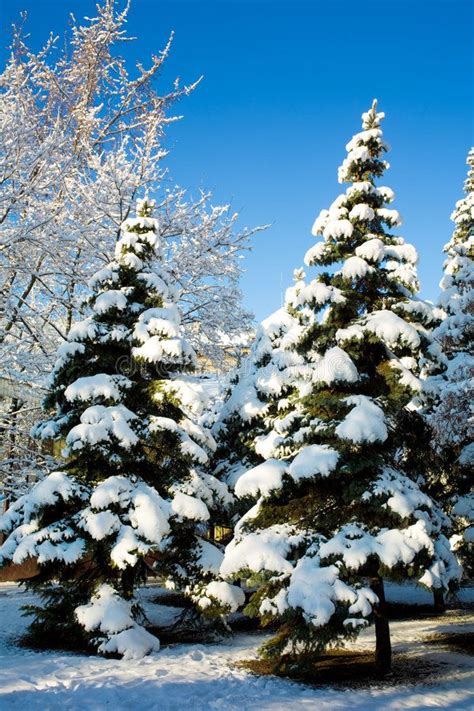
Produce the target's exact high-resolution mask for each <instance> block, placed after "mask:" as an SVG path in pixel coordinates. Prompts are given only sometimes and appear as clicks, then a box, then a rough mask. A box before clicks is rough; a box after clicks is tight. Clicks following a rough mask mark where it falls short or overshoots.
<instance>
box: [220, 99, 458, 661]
mask: <svg viewBox="0 0 474 711" xmlns="http://www.w3.org/2000/svg"><path fill="white" fill-rule="evenodd" d="M382 118H383V114H381V113H377V111H376V102H374V104H373V106H372V108H371V110H370V111H368V112H367V113H365V114H364V115H363V130H362V132H360V133H358V134H356V135H355V136H354V137H353V138H352V140H351V141H350V142H349V144H348V145H347V150H348V155H347V157H346V159H345V160H344V162H343V164H342V166H341V168H340V169H339V180H340V182H350V183H351V185H350V187H349V188H348V189H347V190H346V192H345V193H344V194H342V195H340V196H339V197H338V198H337V200H336V201H335V202H334V203H333V204H332V206H331V208H330V209H329V210H323V212H322V213H321V215H320V216H319V218H318V219H317V220H316V222H315V225H314V228H313V233H314V235H315V236H319V235H322V236H323V238H324V239H323V241H320V242H318V243H317V244H316V245H315V246H314V247H312V248H311V249H310V250H309V252H308V254H307V255H306V262H307V263H308V264H309V265H318V266H322V267H325V266H329V265H333V270H332V271H331V272H329V271H323V272H322V273H320V274H319V276H318V277H316V278H315V279H314V280H313V281H311V282H309V283H306V282H305V281H304V274H303V273H301V274H300V276H301V278H300V279H299V280H298V281H297V283H296V284H295V286H294V287H292V288H291V289H289V290H288V292H287V305H288V308H289V309H291V310H292V311H293V314H294V316H295V317H301V319H302V324H303V333H302V334H301V335H300V338H299V340H298V343H297V345H296V351H297V352H298V353H299V354H301V355H303V356H304V359H305V364H306V369H305V368H304V367H303V366H300V367H299V369H298V373H299V374H301V373H303V372H304V371H305V370H306V379H307V387H306V390H305V388H302V387H301V388H299V389H300V391H301V393H302V395H301V397H300V399H299V401H298V402H297V403H296V402H295V401H294V399H293V400H292V399H289V400H288V402H287V407H282V408H281V411H280V418H279V419H281V420H285V421H286V423H290V424H289V426H288V424H287V426H286V428H283V431H284V436H283V438H282V439H280V440H279V439H278V437H277V434H278V429H277V428H276V427H274V430H273V431H268V432H267V440H266V441H267V442H268V443H269V444H270V442H272V441H273V442H274V447H273V448H272V447H270V446H269V447H268V449H267V451H266V456H267V461H266V465H267V466H266V469H265V470H264V471H263V470H261V475H260V473H259V471H258V468H257V469H251V470H250V471H248V472H247V473H245V474H243V475H242V476H241V477H240V478H239V480H238V482H237V486H236V493H237V494H238V495H241V496H246V495H249V494H253V495H254V496H255V495H256V494H259V495H260V497H259V498H258V500H257V501H256V503H255V505H254V507H253V508H252V509H251V510H249V511H248V512H247V514H246V515H245V516H244V517H243V518H242V519H241V520H240V522H239V524H238V525H237V527H236V532H235V536H234V540H233V541H232V542H231V543H230V544H229V545H228V547H227V549H226V552H225V557H224V562H223V564H222V566H221V574H222V575H223V576H224V577H227V578H228V579H237V578H243V579H245V580H247V581H248V582H249V585H251V586H255V588H256V591H255V593H254V594H253V596H252V598H251V600H250V603H249V605H248V606H247V608H246V609H247V612H248V613H249V614H253V615H257V616H260V618H261V619H262V620H263V622H264V623H265V622H266V621H273V622H274V621H275V620H277V621H279V623H280V625H279V630H278V633H277V634H276V636H275V637H274V638H273V639H272V640H271V641H270V642H269V643H267V644H266V645H264V647H263V648H262V651H263V653H266V654H270V655H275V656H281V655H282V654H283V653H284V652H289V653H291V654H299V653H301V652H303V653H305V654H306V655H311V654H313V653H316V654H317V653H318V652H319V651H321V650H322V649H324V648H326V647H327V646H328V645H331V643H336V642H338V641H340V640H341V639H342V638H345V637H351V636H355V635H356V634H357V632H358V630H359V629H360V628H361V627H364V626H365V625H366V624H367V623H368V622H369V621H370V620H371V618H372V615H373V617H374V618H375V629H376V664H377V667H378V669H379V670H380V671H381V672H384V671H386V670H387V669H389V668H390V663H391V645H390V632H389V624H388V619H387V616H386V610H385V604H384V585H383V580H384V578H386V577H390V578H396V579H401V580H406V579H412V578H415V579H416V578H418V579H419V580H420V582H421V583H423V584H425V585H428V586H441V587H446V586H448V585H449V583H450V581H451V580H452V579H453V578H455V577H456V576H457V575H458V572H459V571H458V567H457V564H456V561H455V559H454V557H453V556H452V554H451V552H450V549H449V544H448V541H447V539H446V538H445V537H444V536H443V535H442V533H441V526H442V524H443V516H442V513H441V511H440V510H439V509H438V508H437V506H436V504H435V503H434V502H433V501H432V500H431V499H430V498H429V496H427V495H426V494H425V493H424V492H423V491H422V490H420V487H419V486H418V484H417V483H416V482H415V481H414V480H413V479H411V478H410V477H409V476H407V475H406V474H405V473H404V472H403V470H402V468H401V463H400V452H402V451H403V444H404V430H403V428H402V427H401V426H400V419H399V418H400V415H401V413H403V412H404V410H405V408H406V405H407V404H408V403H409V402H410V400H411V399H412V397H413V394H414V392H416V391H418V390H419V389H420V378H419V376H420V374H421V367H422V366H421V363H422V361H423V358H424V355H425V353H426V352H427V350H428V349H429V348H432V343H431V340H430V337H429V331H428V329H427V328H426V325H427V324H428V322H430V321H431V319H432V313H431V309H430V308H429V307H428V306H427V305H426V304H424V303H423V302H421V301H419V300H417V299H416V298H415V297H414V294H415V292H416V289H417V278H416V270H415V264H416V260H417V255H416V252H415V249H414V248H413V247H412V246H411V245H409V244H406V243H405V241H404V240H403V239H402V238H401V237H396V236H394V235H393V234H391V228H392V227H394V226H396V225H398V224H399V223H400V217H399V214H398V212H397V211H396V210H393V209H391V208H390V207H388V204H389V203H391V202H392V200H393V197H394V196H393V192H392V191H391V190H390V189H389V188H386V187H377V186H376V181H377V179H378V178H380V177H381V176H382V174H383V172H384V170H385V169H386V168H387V167H388V166H387V164H386V162H385V161H384V160H383V158H382V156H383V153H384V152H385V151H386V150H387V148H386V146H385V144H384V142H383V140H382V131H381V129H380V121H381V119H382ZM311 313H312V314H313V318H311V316H310V315H311ZM433 357H434V355H433V354H432V353H431V354H430V359H433ZM298 377H299V376H298ZM293 414H296V417H295V419H294V422H293V424H291V418H292V416H293ZM278 426H279V429H280V431H282V427H281V426H280V423H278ZM273 438H274V439H273ZM255 498H256V496H255Z"/></svg>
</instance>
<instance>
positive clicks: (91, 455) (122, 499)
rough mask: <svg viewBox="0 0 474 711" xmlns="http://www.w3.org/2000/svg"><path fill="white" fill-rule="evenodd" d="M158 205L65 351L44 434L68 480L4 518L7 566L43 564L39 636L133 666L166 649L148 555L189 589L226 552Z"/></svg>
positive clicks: (122, 246) (96, 289)
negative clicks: (215, 534) (146, 612)
mask: <svg viewBox="0 0 474 711" xmlns="http://www.w3.org/2000/svg"><path fill="white" fill-rule="evenodd" d="M152 207H153V205H152V203H150V202H149V201H148V200H147V199H145V200H139V201H138V210H137V217H136V218H130V219H127V220H126V221H125V222H124V224H123V225H122V229H121V235H120V239H119V241H118V242H117V245H116V250H115V258H114V260H113V261H111V262H110V263H109V264H108V266H106V267H105V268H103V269H101V270H100V271H99V272H97V273H96V274H95V276H94V277H93V278H92V281H91V283H90V287H91V291H92V296H91V297H90V300H89V304H88V306H89V308H90V310H91V313H90V316H88V317H87V318H86V319H85V320H83V321H81V322H78V323H76V324H74V325H73V326H72V328H71V330H70V332H69V335H68V339H67V341H66V342H65V343H64V344H63V345H61V346H60V348H59V352H58V360H57V362H56V365H55V368H54V370H53V373H52V377H51V382H50V391H49V394H48V396H47V399H46V401H45V408H46V410H47V411H48V412H49V413H50V416H49V417H48V418H47V419H46V420H45V421H43V422H41V423H40V424H39V425H38V426H37V427H36V436H38V437H39V438H41V439H43V440H50V439H51V440H57V441H60V442H61V443H62V444H63V446H64V450H63V456H64V459H65V462H64V467H63V468H62V469H63V470H62V471H56V472H53V473H51V474H50V475H49V476H48V477H47V478H46V479H44V480H43V481H41V482H39V483H38V484H37V485H36V486H35V487H34V488H33V489H32V491H31V492H29V493H28V494H26V495H25V496H23V497H21V498H20V499H18V500H17V501H16V502H15V503H14V504H13V505H12V506H11V508H10V509H9V510H8V511H7V512H6V514H5V515H4V516H3V517H2V518H1V519H0V530H1V531H3V532H4V533H6V534H7V536H8V537H7V538H6V540H5V542H4V543H3V545H2V546H1V547H0V564H2V563H7V562H9V561H14V562H22V561H23V560H25V559H26V558H28V557H34V558H36V559H37V561H38V563H39V565H40V571H41V572H40V574H39V575H38V577H37V578H34V579H32V580H31V581H30V582H29V583H28V586H29V587H31V588H32V589H33V590H35V591H37V592H39V594H40V595H41V597H42V598H43V602H44V604H43V605H40V606H36V607H34V608H32V609H31V610H30V612H32V613H34V615H35V617H34V621H33V623H32V625H31V628H30V629H31V633H32V635H34V636H35V637H36V638H37V640H38V639H39V638H43V643H44V641H45V640H44V638H46V644H48V643H51V644H53V643H54V640H55V638H56V639H57V638H61V636H62V637H63V638H69V639H74V640H76V641H77V643H78V644H79V643H84V642H87V643H89V644H90V643H92V645H93V646H95V647H97V648H98V650H99V651H100V652H102V653H118V654H123V655H125V656H140V655H143V654H145V653H147V652H149V651H151V650H153V649H157V648H158V640H157V639H156V638H155V637H154V636H152V635H151V634H149V632H148V631H147V630H146V629H145V628H144V627H143V626H141V625H140V624H139V622H140V615H141V612H140V609H139V607H138V605H137V603H136V600H135V598H134V591H135V589H136V587H137V585H138V584H139V583H140V582H142V581H143V578H144V573H145V568H146V564H145V556H147V554H149V553H156V552H158V556H159V560H158V562H157V569H158V571H159V572H160V573H161V574H162V575H163V576H165V577H168V578H170V579H171V580H172V581H173V582H174V583H175V584H177V585H178V586H181V587H182V586H183V585H190V586H191V588H192V585H193V583H194V582H198V583H200V584H201V585H202V583H203V581H206V580H207V579H208V580H209V581H210V580H211V575H212V574H213V573H214V574H215V572H216V570H217V568H218V566H219V563H220V559H221V558H222V554H221V553H220V551H218V550H217V549H216V548H215V547H214V546H212V545H211V544H210V543H209V542H208V541H206V540H204V538H203V537H202V535H203V534H204V533H205V525H206V521H207V520H208V519H209V515H210V514H209V509H208V507H207V505H206V503H205V500H207V502H208V503H212V502H214V503H215V502H216V500H217V499H218V498H219V496H224V497H225V495H226V491H225V487H223V485H222V484H220V483H219V482H218V481H217V480H216V479H214V478H213V477H211V476H210V475H208V474H206V473H204V472H202V471H200V467H202V465H203V464H205V463H206V462H207V461H208V455H209V453H210V452H211V451H212V450H213V449H214V446H215V445H214V442H213V439H212V437H211V436H210V434H209V433H208V432H207V431H206V430H205V429H204V428H203V427H201V426H200V423H199V417H200V402H201V401H202V398H203V390H202V387H201V386H200V384H199V382H198V381H197V380H196V379H195V378H193V376H192V375H190V374H189V373H190V371H191V370H192V368H193V365H194V361H195V355H194V352H193V350H192V348H191V347H190V345H189V344H188V342H187V341H186V340H185V339H183V337H182V335H181V329H180V318H179V313H178V310H177V307H176V299H177V293H176V290H175V288H174V287H173V285H172V283H171V279H170V277H169V275H168V274H167V272H166V269H165V268H164V267H163V265H162V264H161V263H160V262H159V259H158V261H157V257H159V253H160V239H159V236H158V234H159V230H158V223H157V220H156V219H154V218H153V217H152ZM199 534H201V536H200V535H199ZM225 585H227V586H228V584H227V583H225ZM228 587H229V586H228ZM218 592H219V591H218ZM231 592H232V590H231ZM224 593H225V594H227V597H228V593H229V590H227V589H226V590H224ZM215 597H218V595H217V594H216V595H215Z"/></svg>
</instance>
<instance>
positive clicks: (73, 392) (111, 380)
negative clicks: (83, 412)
mask: <svg viewBox="0 0 474 711" xmlns="http://www.w3.org/2000/svg"><path fill="white" fill-rule="evenodd" d="M131 386H132V383H131V381H130V380H129V379H128V378H126V377H125V376H123V375H107V374H106V373H97V375H90V376H88V377H84V378H78V379H77V380H75V381H74V382H73V383H71V384H70V385H68V386H67V388H66V390H65V391H64V396H65V398H66V400H69V401H70V402H74V401H75V400H82V401H86V400H93V399H95V398H98V397H103V398H105V399H106V400H115V401H116V402H117V401H118V400H120V399H121V397H122V392H121V391H122V389H126V388H130V387H131Z"/></svg>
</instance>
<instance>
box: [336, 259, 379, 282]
mask: <svg viewBox="0 0 474 711" xmlns="http://www.w3.org/2000/svg"><path fill="white" fill-rule="evenodd" d="M373 271H374V268H373V267H371V266H370V264H367V262H366V261H365V259H362V257H357V256H355V257H349V258H348V259H346V261H345V262H344V264H343V267H342V269H341V271H340V272H339V273H340V274H342V276H343V277H345V278H346V279H360V278H363V277H365V276H366V275H367V274H370V273H371V272H373Z"/></svg>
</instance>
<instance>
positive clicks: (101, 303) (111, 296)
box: [93, 289, 127, 314]
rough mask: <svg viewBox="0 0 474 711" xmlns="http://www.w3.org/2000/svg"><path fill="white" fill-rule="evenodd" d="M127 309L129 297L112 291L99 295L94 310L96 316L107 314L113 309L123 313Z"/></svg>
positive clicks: (114, 290) (115, 290)
mask: <svg viewBox="0 0 474 711" xmlns="http://www.w3.org/2000/svg"><path fill="white" fill-rule="evenodd" d="M126 308H127V297H126V296H125V294H124V293H122V292H121V291H118V290H117V289H110V290H109V291H104V292H103V293H102V294H99V295H98V296H97V298H96V300H95V302H94V306H93V309H94V311H95V313H96V314H105V313H107V311H110V310H111V309H117V310H118V311H123V310H124V309H126Z"/></svg>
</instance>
